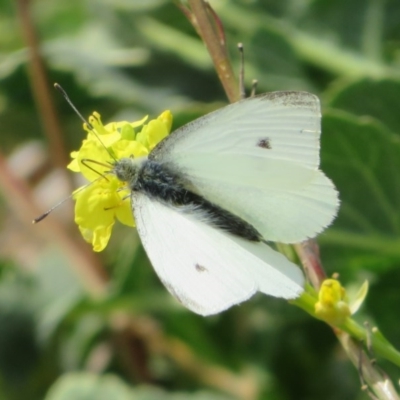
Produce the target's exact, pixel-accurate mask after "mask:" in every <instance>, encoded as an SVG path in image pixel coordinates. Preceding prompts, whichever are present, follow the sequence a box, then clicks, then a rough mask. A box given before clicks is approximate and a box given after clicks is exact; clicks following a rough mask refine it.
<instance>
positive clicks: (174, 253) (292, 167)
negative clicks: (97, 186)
mask: <svg viewBox="0 0 400 400" xmlns="http://www.w3.org/2000/svg"><path fill="white" fill-rule="evenodd" d="M320 119H321V115H320V104H319V100H318V98H317V97H316V96H314V95H312V94H310V93H306V92H273V93H267V94H263V95H259V96H256V97H252V98H248V99H245V100H242V101H239V102H237V103H235V104H231V105H228V106H226V107H224V108H222V109H220V110H217V111H215V112H213V113H210V114H208V115H206V116H204V117H201V118H199V119H197V120H195V121H193V122H191V123H189V124H187V125H185V126H183V127H182V128H180V129H178V130H176V131H175V132H173V133H172V134H171V135H169V136H167V137H166V138H165V139H164V140H163V141H161V142H160V143H159V144H158V145H157V146H156V147H155V148H154V149H153V150H152V151H151V152H150V154H149V155H148V157H140V158H137V159H133V158H122V159H120V160H118V161H116V162H115V163H114V166H113V170H112V172H113V173H114V174H115V175H116V176H117V178H118V179H120V180H121V181H123V182H127V183H128V185H129V188H130V189H131V201H132V209H133V213H134V217H135V221H136V225H137V229H138V232H139V235H140V238H141V240H142V243H143V246H144V248H145V250H146V252H147V255H148V257H149V259H150V261H151V263H152V264H153V267H154V269H155V270H156V272H157V274H158V276H159V277H160V279H161V280H162V282H163V283H164V285H165V286H166V287H167V289H168V290H169V291H170V292H171V293H172V294H173V295H174V296H175V297H176V298H177V299H178V300H179V301H180V302H181V303H182V304H183V305H185V306H186V307H187V308H189V309H190V310H192V311H194V312H196V313H198V314H202V315H210V314H215V313H218V312H220V311H222V310H225V309H227V308H229V307H230V306H232V305H234V304H238V303H240V302H242V301H244V300H246V299H248V298H249V297H251V296H252V295H253V294H254V293H256V292H257V291H260V292H262V293H265V294H268V295H272V296H275V297H282V298H285V299H291V298H295V297H297V296H299V295H300V294H301V293H302V291H303V284H304V277H303V274H302V272H301V270H300V269H299V268H298V267H297V266H296V265H295V264H293V263H292V262H290V261H289V260H288V259H286V258H285V257H284V256H283V255H282V254H280V253H278V252H277V251H275V250H273V249H272V248H271V247H270V246H269V245H268V244H267V241H278V242H283V243H296V242H300V241H302V240H305V239H307V238H311V237H314V236H315V235H317V234H318V233H320V232H321V231H322V230H323V229H324V228H325V227H327V226H328V225H329V224H330V223H331V222H332V220H333V219H334V217H335V215H336V213H337V209H338V205H339V200H338V193H337V191H336V189H335V187H334V185H333V184H332V182H331V181H330V180H329V179H328V178H327V177H326V176H325V175H324V173H323V172H322V171H320V170H319V169H318V167H319V136H320Z"/></svg>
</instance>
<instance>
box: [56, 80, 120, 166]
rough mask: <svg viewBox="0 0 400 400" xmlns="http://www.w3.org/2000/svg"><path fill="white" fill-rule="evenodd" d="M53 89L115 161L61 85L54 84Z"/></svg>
mask: <svg viewBox="0 0 400 400" xmlns="http://www.w3.org/2000/svg"><path fill="white" fill-rule="evenodd" d="M54 87H55V88H56V89H57V90H58V91H59V92H60V93H61V94H62V95H63V97H64V99H65V100H66V102H67V103H68V104H69V106H70V107H71V108H72V109H73V110H74V111H75V113H76V115H77V116H78V117H79V118H80V119H81V120H82V121H83V123H84V124H86V125H87V126H88V127H89V128H90V130H91V131H92V132H93V134H94V135H95V136H96V138H97V139H98V141H99V142H100V143H101V145H102V146H103V147H104V149H105V150H106V151H107V153H108V154H109V155H110V157H111V158H112V159H113V160H114V161H117V159H116V158H115V157H114V156H113V155H112V153H111V152H110V150H108V149H107V147H106V145H105V144H104V143H103V141H102V140H101V139H100V136H99V135H98V134H97V132H96V130H95V129H94V127H93V125H92V124H91V123H89V122H88V121H87V120H86V119H85V118H84V117H83V115H82V114H81V113H80V112H79V110H78V109H77V108H76V107H75V104H74V103H73V102H72V100H71V99H70V98H69V96H68V94H67V92H66V91H65V90H64V89H63V88H62V86H61V85H59V84H58V83H55V84H54Z"/></svg>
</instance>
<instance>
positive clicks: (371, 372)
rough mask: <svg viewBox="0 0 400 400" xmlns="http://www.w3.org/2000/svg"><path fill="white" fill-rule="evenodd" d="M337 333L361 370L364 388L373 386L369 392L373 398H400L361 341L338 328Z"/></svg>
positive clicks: (392, 399) (352, 359) (397, 399)
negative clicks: (368, 354)
mask: <svg viewBox="0 0 400 400" xmlns="http://www.w3.org/2000/svg"><path fill="white" fill-rule="evenodd" d="M335 333H336V337H337V338H338V339H339V341H340V343H341V344H342V347H343V349H344V350H345V352H346V354H347V355H348V357H349V358H350V360H351V362H352V363H353V364H354V366H355V367H356V368H357V369H358V371H359V374H360V380H361V387H362V389H363V390H369V389H368V387H369V388H371V390H372V391H373V393H374V394H372V393H369V395H370V397H371V398H378V399H380V400H399V399H400V398H399V395H398V394H397V392H396V389H395V387H394V385H393V383H392V382H391V381H390V379H389V378H388V377H387V376H386V374H385V373H384V372H383V371H380V370H379V369H378V367H377V366H376V364H374V363H373V362H372V361H371V360H370V359H369V357H368V356H367V354H366V353H365V351H364V350H363V349H362V345H361V343H357V342H356V341H355V340H354V339H352V338H351V337H350V335H349V334H347V333H346V332H343V331H338V330H336V331H335ZM366 384H367V385H368V387H367V386H366ZM375 396H376V397H375Z"/></svg>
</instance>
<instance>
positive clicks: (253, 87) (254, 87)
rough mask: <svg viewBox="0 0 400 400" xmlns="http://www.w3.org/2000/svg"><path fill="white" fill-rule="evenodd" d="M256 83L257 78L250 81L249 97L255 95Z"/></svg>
mask: <svg viewBox="0 0 400 400" xmlns="http://www.w3.org/2000/svg"><path fill="white" fill-rule="evenodd" d="M257 85H258V80H257V79H253V82H251V92H250V97H254V96H255V95H256V92H257Z"/></svg>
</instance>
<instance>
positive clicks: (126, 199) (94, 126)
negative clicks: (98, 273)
mask: <svg viewBox="0 0 400 400" xmlns="http://www.w3.org/2000/svg"><path fill="white" fill-rule="evenodd" d="M146 121H147V117H145V118H143V119H142V120H140V121H136V122H127V121H120V122H112V123H109V124H107V125H103V124H102V122H101V118H100V114H98V113H96V112H94V113H93V115H92V116H90V118H89V124H90V125H91V126H88V125H87V124H84V126H83V127H84V129H85V130H86V131H87V132H88V134H87V137H86V139H85V140H84V141H83V143H82V146H81V148H80V149H79V150H78V151H74V152H72V153H71V158H72V161H71V162H70V164H69V165H68V167H67V168H69V169H70V170H71V171H74V172H78V173H81V174H82V175H83V176H84V177H85V178H86V179H87V180H88V181H89V182H91V183H90V184H89V185H87V186H83V187H81V188H79V189H77V190H75V192H74V196H73V197H74V199H75V200H76V204H75V222H76V223H77V224H78V226H79V230H80V231H81V233H82V236H83V237H84V239H85V240H86V241H87V242H89V243H92V246H93V249H94V251H101V250H103V249H104V248H105V247H106V246H107V244H108V241H109V239H110V236H111V231H112V228H113V226H114V223H115V220H116V219H118V220H119V221H120V222H122V223H123V224H125V225H128V226H135V221H134V219H133V214H132V210H131V204H130V192H129V190H128V188H127V184H126V182H120V181H119V180H118V179H117V178H116V177H115V176H114V175H112V174H110V172H111V171H112V169H113V164H114V162H115V160H119V159H121V158H128V157H134V158H138V157H145V156H147V155H148V154H149V152H150V151H151V150H152V149H153V148H154V147H155V146H156V145H157V143H159V142H160V141H161V140H162V139H164V138H165V137H166V136H167V135H168V134H169V132H170V129H171V125H172V115H171V113H170V111H164V112H163V113H162V114H161V115H160V116H159V117H158V118H157V119H154V120H151V121H149V122H148V123H147V124H146ZM138 128H140V131H139V132H136V130H139V129H138Z"/></svg>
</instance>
